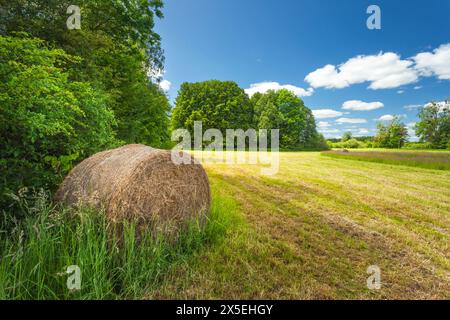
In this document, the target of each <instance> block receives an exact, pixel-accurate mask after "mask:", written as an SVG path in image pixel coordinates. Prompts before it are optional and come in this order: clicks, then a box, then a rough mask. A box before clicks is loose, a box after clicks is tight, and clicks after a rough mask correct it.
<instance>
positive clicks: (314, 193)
mask: <svg viewBox="0 0 450 320" xmlns="http://www.w3.org/2000/svg"><path fill="white" fill-rule="evenodd" d="M280 159H281V161H280V171H279V173H278V174H277V175H275V176H263V175H261V173H260V167H259V166H258V165H234V166H228V165H225V164H205V168H206V170H207V172H208V176H209V179H210V182H211V186H212V191H213V199H214V200H213V211H212V216H211V219H210V222H209V224H208V227H207V228H206V230H204V231H198V230H197V231H196V230H194V231H193V232H190V233H189V234H186V235H185V236H184V237H183V239H182V241H181V242H180V243H178V244H177V245H175V246H172V245H169V244H167V243H164V242H151V243H148V245H147V246H146V247H145V248H141V249H139V250H134V249H133V247H134V246H133V245H131V246H130V245H126V246H125V249H124V250H121V251H117V252H113V253H112V254H111V253H108V251H107V247H108V244H107V242H106V238H107V236H106V234H105V230H104V228H103V227H102V226H103V224H102V223H92V222H90V220H89V219H87V222H86V219H81V226H80V224H79V223H80V221H78V224H74V223H71V222H70V220H67V219H66V218H64V216H63V218H62V219H57V218H55V217H54V215H55V214H56V217H58V213H57V212H56V213H55V212H53V211H52V209H51V208H50V207H48V206H45V205H44V207H42V208H37V209H33V210H32V211H39V212H41V213H42V212H45V213H46V214H44V215H42V214H41V215H40V218H36V217H32V218H30V219H28V220H27V221H28V222H26V223H25V226H24V230H25V235H26V236H25V237H22V236H21V234H22V233H20V232H19V233H18V235H17V238H13V239H11V240H9V241H3V242H1V244H0V251H1V252H0V253H1V254H2V259H0V297H1V298H19V299H20V298H41V299H42V298H52V299H53V298H63V299H72V298H73V299H89V298H109V299H121V298H133V299H140V298H144V299H168V298H175V299H185V298H187V299H378V298H382V299H422V298H432V299H449V298H450V171H440V170H430V169H423V168H417V167H407V166H401V165H389V164H381V163H373V162H363V161H353V160H347V159H335V158H329V157H324V156H321V154H320V153H319V152H289V153H281V154H280ZM55 219H56V220H55ZM61 220H62V221H64V223H56V222H55V221H61ZM83 220H84V222H83ZM100 221H101V220H100ZM21 243H24V244H23V245H21ZM130 244H134V242H133V241H132V240H130ZM70 264H78V265H81V266H82V267H83V268H82V269H83V270H84V271H83V272H84V273H83V285H82V289H81V291H80V292H68V291H67V290H66V289H65V277H63V278H61V277H58V276H57V273H58V272H61V271H63V270H64V266H66V265H70ZM371 265H377V266H379V267H380V269H381V289H380V290H369V289H368V288H367V284H366V283H367V278H368V276H369V275H368V274H367V268H368V267H369V266H371Z"/></svg>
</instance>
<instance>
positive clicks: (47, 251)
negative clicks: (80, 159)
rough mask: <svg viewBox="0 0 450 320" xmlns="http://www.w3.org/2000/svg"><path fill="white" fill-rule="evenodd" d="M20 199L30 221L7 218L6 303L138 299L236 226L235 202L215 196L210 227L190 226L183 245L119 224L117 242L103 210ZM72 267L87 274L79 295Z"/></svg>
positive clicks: (0, 240) (1, 244)
mask: <svg viewBox="0 0 450 320" xmlns="http://www.w3.org/2000/svg"><path fill="white" fill-rule="evenodd" d="M15 200H16V201H17V202H19V207H20V208H21V209H22V211H23V212H22V215H23V216H24V218H23V219H21V220H14V219H13V218H11V219H9V218H8V217H5V216H4V217H3V218H4V219H3V223H2V225H3V226H4V227H2V229H3V230H2V232H1V234H0V299H140V298H142V297H144V296H145V294H146V292H148V290H152V289H154V288H157V286H158V284H159V283H160V282H161V281H163V278H164V275H165V274H166V273H167V272H169V270H170V268H172V267H173V266H174V265H176V264H177V263H181V262H183V261H185V260H186V259H188V258H189V257H190V256H191V255H193V254H195V253H196V252H198V251H200V250H202V249H203V248H205V247H206V246H210V245H214V244H215V243H216V242H220V241H222V240H223V237H224V236H225V234H226V230H227V229H228V228H229V227H231V225H232V224H233V220H232V217H231V216H229V215H227V212H229V211H230V210H232V209H233V206H234V203H233V202H232V201H230V199H224V198H220V197H215V199H214V201H213V204H212V209H211V213H210V216H209V220H208V222H207V224H206V226H203V227H201V226H200V225H199V224H198V223H196V222H195V221H193V222H191V223H189V224H188V225H187V226H186V228H185V230H184V231H183V232H182V233H181V234H180V236H179V238H178V239H177V241H173V240H169V239H165V238H164V237H163V236H162V235H152V234H150V233H149V232H147V233H144V234H142V235H141V237H140V238H139V240H137V237H136V230H137V228H136V224H134V223H124V224H123V225H122V226H121V228H122V229H123V236H121V237H120V239H119V238H118V237H115V236H112V233H111V228H110V227H111V226H110V225H108V221H107V220H106V219H105V217H104V215H103V214H102V213H101V212H97V211H94V210H91V209H82V210H77V211H74V210H68V209H65V208H58V207H55V206H53V205H52V204H51V201H49V199H48V196H47V195H46V194H45V193H42V192H41V193H38V194H35V195H34V196H33V199H31V200H25V198H22V197H20V196H15ZM71 265H77V266H78V267H79V268H80V269H81V289H80V290H69V289H68V288H67V285H66V282H67V278H68V276H69V274H67V273H66V270H67V267H68V266H71Z"/></svg>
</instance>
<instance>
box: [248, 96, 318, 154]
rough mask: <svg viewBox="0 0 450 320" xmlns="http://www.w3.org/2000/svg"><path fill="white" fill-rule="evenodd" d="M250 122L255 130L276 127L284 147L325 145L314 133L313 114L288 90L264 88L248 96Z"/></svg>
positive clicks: (281, 145) (295, 147) (315, 131)
mask: <svg viewBox="0 0 450 320" xmlns="http://www.w3.org/2000/svg"><path fill="white" fill-rule="evenodd" d="M252 102H253V104H254V105H253V106H254V123H255V124H256V127H257V128H259V129H280V147H281V148H288V149H297V148H298V149H301V148H320V147H325V140H324V139H323V137H322V136H321V135H319V134H318V133H317V130H316V123H315V120H314V116H313V114H312V112H311V110H310V109H309V108H307V107H306V106H305V105H304V103H303V101H302V100H301V99H300V98H299V97H297V96H296V95H295V94H294V93H292V92H290V91H289V90H286V89H282V90H278V91H272V90H271V91H268V92H267V93H264V94H258V95H255V96H253V97H252Z"/></svg>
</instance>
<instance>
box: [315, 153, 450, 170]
mask: <svg viewBox="0 0 450 320" xmlns="http://www.w3.org/2000/svg"><path fill="white" fill-rule="evenodd" d="M321 155H323V156H327V157H331V158H336V159H347V160H357V161H367V162H376V163H384V164H392V165H402V166H409V167H419V168H424V169H434V170H450V157H449V154H448V153H446V152H412V151H405V152H403V151H402V152H397V151H395V152H394V151H351V152H341V151H329V152H323V153H321Z"/></svg>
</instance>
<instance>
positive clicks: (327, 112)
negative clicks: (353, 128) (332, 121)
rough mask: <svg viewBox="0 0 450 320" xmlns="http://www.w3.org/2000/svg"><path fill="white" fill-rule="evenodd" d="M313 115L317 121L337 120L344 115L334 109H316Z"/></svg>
mask: <svg viewBox="0 0 450 320" xmlns="http://www.w3.org/2000/svg"><path fill="white" fill-rule="evenodd" d="M312 113H313V115H314V118H316V119H327V118H337V117H340V116H342V115H343V114H344V113H342V112H340V111H336V110H333V109H316V110H312Z"/></svg>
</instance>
